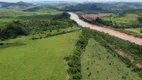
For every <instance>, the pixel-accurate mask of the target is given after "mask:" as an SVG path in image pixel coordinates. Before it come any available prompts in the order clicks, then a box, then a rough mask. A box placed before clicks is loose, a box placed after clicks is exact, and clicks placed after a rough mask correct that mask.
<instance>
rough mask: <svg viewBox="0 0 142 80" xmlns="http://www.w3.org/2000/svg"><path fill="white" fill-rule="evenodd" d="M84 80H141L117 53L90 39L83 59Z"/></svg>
mask: <svg viewBox="0 0 142 80" xmlns="http://www.w3.org/2000/svg"><path fill="white" fill-rule="evenodd" d="M81 61H82V76H83V77H82V80H141V78H140V77H139V76H138V74H137V73H134V72H132V71H131V69H130V68H128V67H127V66H126V64H125V63H123V62H122V61H121V60H120V59H119V58H118V57H117V56H116V54H115V53H113V52H110V51H109V50H107V49H106V48H105V47H103V46H101V45H100V44H99V43H98V42H96V41H95V40H94V39H89V41H88V45H87V47H86V50H85V52H84V53H83V54H82V57H81Z"/></svg>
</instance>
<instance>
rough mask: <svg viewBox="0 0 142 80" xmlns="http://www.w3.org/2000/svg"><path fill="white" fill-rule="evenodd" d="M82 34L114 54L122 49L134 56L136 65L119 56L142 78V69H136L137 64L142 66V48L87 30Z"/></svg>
mask: <svg viewBox="0 0 142 80" xmlns="http://www.w3.org/2000/svg"><path fill="white" fill-rule="evenodd" d="M82 33H84V34H85V35H87V37H88V38H93V39H95V40H96V41H97V42H99V43H100V44H101V45H103V46H104V47H106V48H107V49H109V50H110V51H113V52H114V53H117V52H116V50H118V49H121V50H122V51H124V52H125V53H126V54H128V55H131V56H133V57H134V59H135V62H134V64H132V63H131V61H130V60H129V59H127V58H125V57H122V56H119V55H118V57H119V59H120V60H122V61H123V62H124V63H126V65H127V67H128V68H132V71H134V72H137V73H138V74H139V75H140V77H142V69H141V68H138V67H136V64H137V63H140V64H141V61H142V46H140V45H136V44H134V43H131V42H129V41H125V40H122V39H119V38H116V37H114V36H111V35H107V34H104V33H103V32H98V31H95V30H90V29H87V28H84V29H83V30H82Z"/></svg>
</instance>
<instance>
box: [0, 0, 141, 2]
mask: <svg viewBox="0 0 142 80" xmlns="http://www.w3.org/2000/svg"><path fill="white" fill-rule="evenodd" d="M0 1H4V2H18V1H24V2H33V1H78V2H84V1H94V2H108V1H115V2H120V1H123V2H134V1H137V2H142V0H0Z"/></svg>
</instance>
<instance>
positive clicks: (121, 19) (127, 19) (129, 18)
mask: <svg viewBox="0 0 142 80" xmlns="http://www.w3.org/2000/svg"><path fill="white" fill-rule="evenodd" d="M138 17H139V15H138V14H132V13H127V14H125V15H123V16H117V15H113V16H111V17H110V16H108V17H103V18H102V19H103V20H105V21H110V20H111V21H112V22H116V23H119V24H121V23H128V24H132V23H133V24H136V23H138V20H137V18H138Z"/></svg>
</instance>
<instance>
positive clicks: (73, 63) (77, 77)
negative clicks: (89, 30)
mask: <svg viewBox="0 0 142 80" xmlns="http://www.w3.org/2000/svg"><path fill="white" fill-rule="evenodd" d="M87 44H88V38H87V36H86V34H84V33H82V35H81V36H80V38H79V40H78V41H77V43H76V49H75V51H74V53H73V55H70V56H68V57H65V58H64V59H65V60H66V61H67V64H68V66H69V67H68V70H67V72H68V74H69V76H70V77H69V80H81V79H82V74H81V55H82V53H83V52H84V50H85V47H86V46H87Z"/></svg>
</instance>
